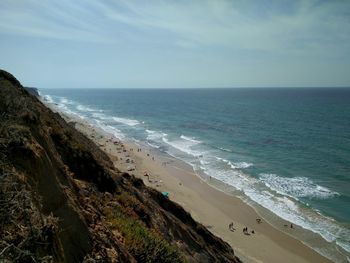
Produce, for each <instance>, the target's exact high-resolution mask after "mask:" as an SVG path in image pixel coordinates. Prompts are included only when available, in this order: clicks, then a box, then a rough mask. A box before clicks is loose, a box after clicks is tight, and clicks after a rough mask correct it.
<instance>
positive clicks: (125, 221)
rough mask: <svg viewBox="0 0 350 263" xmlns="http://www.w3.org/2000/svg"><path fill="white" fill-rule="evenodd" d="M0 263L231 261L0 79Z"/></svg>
mask: <svg viewBox="0 0 350 263" xmlns="http://www.w3.org/2000/svg"><path fill="white" fill-rule="evenodd" d="M0 262H240V260H239V259H238V258H237V257H235V255H234V252H233V250H232V248H231V247H230V246H229V245H228V244H227V243H225V242H223V241H222V240H221V239H219V238H217V237H215V236H214V235H212V234H211V233H210V232H209V231H208V230H207V229H206V228H205V227H204V226H202V225H201V224H199V223H197V222H195V221H194V220H193V219H192V217H191V216H190V214H188V213H187V212H186V211H185V210H183V209H182V207H180V206H179V205H177V204H175V203H173V202H172V201H170V200H168V199H166V198H164V197H163V196H162V195H161V194H160V193H159V192H157V191H155V190H153V189H150V188H148V187H146V186H145V185H144V184H143V182H142V181H141V180H139V179H136V178H135V177H133V176H132V175H129V174H126V173H121V172H120V171H118V170H117V169H116V168H114V167H113V164H112V162H111V161H110V159H109V158H108V156H107V155H106V154H105V153H104V152H103V151H101V150H100V149H99V148H98V147H97V146H96V145H95V144H94V143H93V142H92V141H90V140H89V139H88V138H86V137H85V136H83V135H82V134H81V133H79V132H78V131H77V130H75V129H74V127H73V126H71V125H70V124H67V123H66V122H65V121H64V120H63V119H62V118H61V117H60V116H59V114H57V113H53V112H52V111H51V110H49V109H48V108H47V107H45V106H44V105H43V104H42V103H41V102H40V101H39V100H38V99H37V98H36V97H35V96H32V95H30V94H29V93H28V92H27V91H26V90H25V89H24V88H23V87H22V86H21V84H20V83H19V82H18V80H16V79H15V78H14V77H13V76H12V75H11V74H9V73H7V72H5V71H1V70H0Z"/></svg>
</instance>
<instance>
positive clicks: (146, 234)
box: [109, 212, 185, 263]
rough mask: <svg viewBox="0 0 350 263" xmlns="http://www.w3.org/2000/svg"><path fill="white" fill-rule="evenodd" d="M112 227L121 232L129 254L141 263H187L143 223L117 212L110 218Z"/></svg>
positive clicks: (175, 249) (172, 247)
mask: <svg viewBox="0 0 350 263" xmlns="http://www.w3.org/2000/svg"><path fill="white" fill-rule="evenodd" d="M109 221H110V223H111V224H112V227H114V228H116V229H117V230H119V231H120V233H121V234H122V235H123V237H124V243H125V246H126V248H127V249H128V251H129V253H130V254H132V255H133V256H134V257H135V259H136V260H137V261H139V262H146V263H150V262H164V263H167V262H169V263H170V262H171V263H173V262H175V263H176V262H185V260H184V259H183V258H182V256H181V255H180V253H179V251H178V249H177V247H176V246H174V245H170V244H169V243H168V242H167V241H166V240H164V239H163V238H162V237H160V236H159V235H158V234H157V233H156V232H155V231H154V230H151V229H148V228H147V227H146V226H145V225H144V224H143V223H142V222H141V221H139V220H137V219H134V218H131V217H128V218H127V217H125V216H124V215H123V214H122V213H119V212H115V213H114V214H112V215H110V216H109Z"/></svg>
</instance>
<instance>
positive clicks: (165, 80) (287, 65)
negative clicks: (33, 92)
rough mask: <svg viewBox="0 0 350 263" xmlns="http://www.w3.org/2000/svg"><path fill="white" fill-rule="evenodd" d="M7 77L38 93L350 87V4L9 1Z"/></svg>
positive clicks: (2, 13)
mask: <svg viewBox="0 0 350 263" xmlns="http://www.w3.org/2000/svg"><path fill="white" fill-rule="evenodd" d="M0 68H2V69H5V70H8V71H10V72H11V73H13V74H14V75H15V76H16V77H17V78H19V80H20V81H22V83H23V84H25V85H29V86H36V87H39V88H73V87H78V88H100V87H101V88H135V87H137V88H143V87H146V88H150V87H153V88H173V87H179V88H186V87H285V86H288V87H300V86H350V1H348V0H343V1H340V0H339V1H338V0H329V1H313V0H308V1H307V0H291V1H288V0H276V1H272V0H271V1H265V0H256V1H250V0H231V1H228V0H221V1H219V0H215V1H214V0H213V1H205V0H201V1H189V0H187V1H116V0H114V1H113V0H106V1H94V0H90V1H83V0H75V1H71V0H59V1H55V0H50V1H45V0H27V1H24V0H23V1H21V0H1V1H0Z"/></svg>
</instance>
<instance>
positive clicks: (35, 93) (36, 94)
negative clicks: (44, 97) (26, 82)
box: [24, 87, 39, 97]
mask: <svg viewBox="0 0 350 263" xmlns="http://www.w3.org/2000/svg"><path fill="white" fill-rule="evenodd" d="M24 89H25V90H26V91H28V92H29V94H32V95H33V96H36V97H39V91H38V89H37V88H32V87H24Z"/></svg>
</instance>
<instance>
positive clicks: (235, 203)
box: [63, 115, 332, 263]
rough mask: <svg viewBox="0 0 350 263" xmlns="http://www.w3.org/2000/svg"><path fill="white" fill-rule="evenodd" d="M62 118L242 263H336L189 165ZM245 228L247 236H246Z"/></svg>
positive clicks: (120, 167) (92, 127)
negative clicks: (178, 207)
mask: <svg viewBox="0 0 350 263" xmlns="http://www.w3.org/2000/svg"><path fill="white" fill-rule="evenodd" d="M63 117H64V118H65V119H66V120H67V121H68V122H71V123H73V124H74V125H75V127H76V128H77V129H78V130H79V131H81V132H82V133H84V134H85V135H86V136H87V137H89V138H90V139H91V140H93V141H94V142H95V143H96V144H97V145H98V146H99V147H100V148H101V149H102V150H104V151H105V152H106V153H107V154H108V155H109V156H110V158H111V160H112V161H113V162H114V165H115V166H116V167H117V168H118V169H119V170H121V171H125V172H128V173H130V174H133V175H135V176H136V177H139V178H142V179H143V181H144V183H145V184H146V185H147V186H149V187H152V188H155V189H157V190H158V191H161V192H167V193H169V198H170V199H171V200H173V201H175V202H177V203H178V204H180V205H181V206H183V207H184V208H185V209H186V210H187V211H188V212H189V213H190V214H191V215H192V216H193V218H194V219H195V220H197V221H198V222H200V223H202V224H203V225H205V226H206V227H207V228H208V229H209V230H210V231H211V232H212V233H214V234H215V235H217V236H219V237H221V238H222V239H223V240H225V241H226V242H228V243H229V244H230V245H231V246H232V247H233V248H234V250H235V253H236V254H237V255H238V256H239V257H240V258H241V259H242V260H243V262H276V263H279V262H286V263H288V262H290V263H294V262H300V263H302V262H320V263H322V262H332V261H330V260H329V259H327V258H325V257H323V256H322V255H320V254H318V253H317V252H316V251H314V250H313V249H311V248H309V247H308V246H306V245H304V244H303V243H302V242H301V241H299V240H297V239H295V238H293V237H292V236H290V235H288V232H290V231H298V227H297V226H293V228H291V227H290V223H289V222H285V224H286V226H285V232H282V231H280V230H278V229H276V228H275V227H273V226H272V225H271V224H269V223H268V222H266V221H265V220H264V219H262V217H261V216H260V215H259V214H258V213H257V212H256V211H255V210H254V209H253V208H252V207H250V206H249V205H247V204H246V203H244V202H243V201H242V200H241V199H239V198H237V197H234V196H232V195H229V194H227V193H224V192H222V191H220V190H217V189H216V188H214V187H212V186H210V185H209V184H207V183H206V182H205V181H204V180H203V179H201V178H200V177H199V176H198V175H197V174H195V172H194V171H193V169H192V167H190V166H189V165H187V164H185V163H183V162H181V161H179V160H177V159H175V158H172V157H171V156H166V155H165V154H160V153H157V152H155V151H154V150H152V149H150V148H147V147H144V146H140V145H137V144H135V143H130V142H124V141H121V140H119V139H117V138H114V137H113V136H112V135H111V134H108V133H106V132H105V131H103V130H102V129H99V128H97V127H95V126H92V125H91V124H90V123H88V122H86V121H85V120H82V119H79V118H75V117H72V116H67V115H64V116H63ZM146 175H148V176H146ZM208 180H214V179H212V178H209V179H208ZM209 183H210V182H209ZM215 183H219V182H214V184H215ZM258 218H260V219H261V222H260V223H258V222H257V219H258ZM230 223H232V228H231V229H229V225H230ZM246 227H247V228H248V231H246V232H243V228H246ZM252 231H253V232H252Z"/></svg>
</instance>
